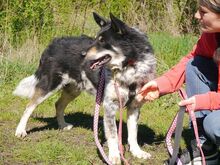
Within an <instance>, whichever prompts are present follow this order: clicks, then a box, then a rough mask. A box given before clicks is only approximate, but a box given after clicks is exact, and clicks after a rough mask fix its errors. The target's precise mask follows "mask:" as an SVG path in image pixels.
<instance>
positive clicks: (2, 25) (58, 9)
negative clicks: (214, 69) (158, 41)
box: [0, 0, 198, 46]
mask: <svg viewBox="0 0 220 165" xmlns="http://www.w3.org/2000/svg"><path fill="white" fill-rule="evenodd" d="M195 10H196V0H168V1H167V0H162V1H153V0H130V1H127V0H121V1H115V0H92V1H89V0H84V1H76V0H71V1H70V0H56V1H50V0H19V1H18V0H2V1H1V2H0V33H2V34H4V38H5V37H7V39H8V40H9V41H10V43H12V44H13V45H14V46H19V45H20V44H22V43H24V42H25V40H26V39H28V38H32V37H33V36H37V37H38V38H39V39H40V41H41V42H43V43H48V41H49V40H50V39H51V38H52V37H54V36H59V35H76V34H81V33H87V34H90V35H91V34H92V35H94V31H95V30H93V29H94V28H97V27H96V26H95V25H94V21H92V14H91V13H92V11H96V12H98V13H100V14H101V15H103V16H105V17H108V16H109V12H112V13H113V14H114V15H116V16H118V17H119V18H121V19H123V20H124V21H126V22H127V23H128V24H130V25H134V26H138V27H139V28H140V29H142V31H146V30H147V31H148V32H155V31H166V32H170V33H173V34H180V33H182V32H184V33H187V32H198V30H197V28H196V26H197V23H196V22H195V20H194V19H193V14H194V13H195ZM93 27H94V28H93ZM0 46H1V45H0Z"/></svg>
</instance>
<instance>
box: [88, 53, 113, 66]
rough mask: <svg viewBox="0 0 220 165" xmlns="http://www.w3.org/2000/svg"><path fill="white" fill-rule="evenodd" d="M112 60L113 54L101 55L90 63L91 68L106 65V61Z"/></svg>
mask: <svg viewBox="0 0 220 165" xmlns="http://www.w3.org/2000/svg"><path fill="white" fill-rule="evenodd" d="M110 60H111V56H110V55H108V54H107V55H105V56H103V57H100V58H99V59H96V60H93V61H92V62H91V64H90V69H92V70H95V69H98V68H100V67H102V66H103V65H105V64H106V63H108V62H109V61H110Z"/></svg>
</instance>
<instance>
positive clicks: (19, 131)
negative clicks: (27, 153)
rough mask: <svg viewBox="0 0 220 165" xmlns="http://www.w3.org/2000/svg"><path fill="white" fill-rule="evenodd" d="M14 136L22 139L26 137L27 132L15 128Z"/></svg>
mask: <svg viewBox="0 0 220 165" xmlns="http://www.w3.org/2000/svg"><path fill="white" fill-rule="evenodd" d="M15 136H16V137H18V138H24V137H25V136H27V132H26V131H25V129H19V128H17V129H16V132H15Z"/></svg>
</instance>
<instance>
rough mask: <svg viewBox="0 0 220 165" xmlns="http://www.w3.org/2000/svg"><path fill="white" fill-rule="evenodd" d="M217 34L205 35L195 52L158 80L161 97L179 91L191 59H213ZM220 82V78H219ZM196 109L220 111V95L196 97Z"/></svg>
mask: <svg viewBox="0 0 220 165" xmlns="http://www.w3.org/2000/svg"><path fill="white" fill-rule="evenodd" d="M216 35H218V34H217V33H203V34H202V35H201V37H200V39H199V40H198V42H197V44H196V45H195V46H194V47H193V50H192V51H191V52H190V53H189V54H188V55H186V56H185V57H183V58H182V59H181V60H180V62H179V63H178V64H177V65H175V66H174V67H172V68H171V69H170V70H169V71H167V72H166V73H164V74H163V75H162V76H160V77H158V78H157V79H156V81H157V83H158V87H159V91H160V95H164V94H168V93H172V92H174V91H176V90H178V89H179V88H180V87H181V86H182V85H183V83H184V82H185V68H186V64H187V62H188V61H189V59H191V58H193V56H197V55H200V56H204V57H210V58H212V57H213V54H214V52H215V50H216V48H217V41H216V38H217V37H216ZM219 82H220V76H219ZM218 91H219V90H218ZM195 98H196V107H195V109H196V110H198V109H210V110H216V109H220V93H217V92H213V91H210V92H208V93H204V94H199V95H195Z"/></svg>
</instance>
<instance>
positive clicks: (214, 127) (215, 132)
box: [203, 113, 220, 145]
mask: <svg viewBox="0 0 220 165" xmlns="http://www.w3.org/2000/svg"><path fill="white" fill-rule="evenodd" d="M218 114H220V113H218ZM203 127H204V131H205V133H206V136H207V137H208V138H209V139H210V140H211V141H212V142H213V143H215V144H217V145H220V120H219V115H216V114H214V113H211V114H209V115H208V116H206V117H205V119H204V121H203Z"/></svg>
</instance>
